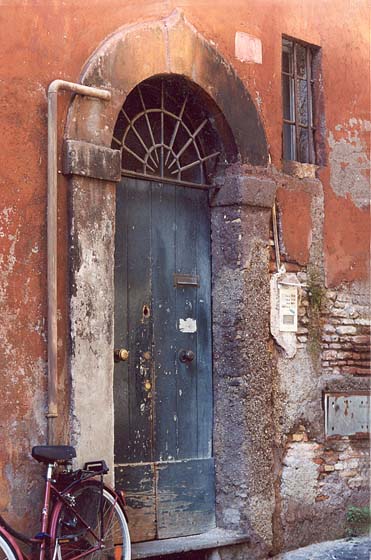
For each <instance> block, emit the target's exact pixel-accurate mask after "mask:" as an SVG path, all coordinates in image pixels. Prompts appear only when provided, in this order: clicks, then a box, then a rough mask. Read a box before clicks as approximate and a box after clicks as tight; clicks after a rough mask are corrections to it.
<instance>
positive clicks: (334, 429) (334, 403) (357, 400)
mask: <svg viewBox="0 0 371 560" xmlns="http://www.w3.org/2000/svg"><path fill="white" fill-rule="evenodd" d="M325 422H326V435H327V436H354V435H357V434H368V433H369V432H370V395H369V394H366V393H364V394H361V393H358V394H355V393H347V394H345V393H332V394H325Z"/></svg>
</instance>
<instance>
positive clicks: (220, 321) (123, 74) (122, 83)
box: [65, 12, 276, 548]
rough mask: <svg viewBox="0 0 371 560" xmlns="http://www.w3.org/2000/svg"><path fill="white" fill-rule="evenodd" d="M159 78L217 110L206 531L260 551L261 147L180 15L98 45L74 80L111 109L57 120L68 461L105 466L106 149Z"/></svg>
mask: <svg viewBox="0 0 371 560" xmlns="http://www.w3.org/2000/svg"><path fill="white" fill-rule="evenodd" d="M143 44H145V45H146V49H145V51H144V49H142V45H143ZM179 53H183V54H184V56H179ZM144 56H145V58H146V64H143V57H144ZM168 73H175V74H181V75H183V76H186V77H188V78H189V79H190V80H192V81H193V82H194V83H196V84H197V85H198V86H199V87H200V88H202V89H203V90H204V91H205V92H206V94H207V95H208V96H209V98H210V99H211V100H212V102H213V103H214V104H215V107H217V108H218V114H216V115H215V118H216V120H218V119H220V115H222V116H223V119H224V120H223V122H220V120H219V124H220V125H221V127H220V130H221V136H222V142H223V143H224V145H225V147H226V152H227V153H228V154H229V155H230V159H229V165H228V166H227V168H226V169H224V170H223V171H222V172H221V173H220V175H219V177H216V178H215V181H216V184H217V185H218V186H219V187H221V188H220V190H219V191H218V192H216V193H215V195H214V196H213V198H212V204H211V206H212V210H211V224H212V246H211V251H212V263H213V264H212V266H213V268H212V277H213V286H212V298H213V355H214V364H213V372H214V456H215V460H216V476H217V478H216V495H217V498H216V504H217V524H218V526H219V527H224V528H228V529H234V530H239V531H245V532H246V531H247V532H248V533H249V534H251V536H252V537H253V538H254V539H255V540H256V541H257V542H262V543H263V545H261V546H263V548H264V547H268V548H269V546H270V543H269V541H270V538H271V534H272V514H273V510H274V492H275V490H274V474H273V468H272V464H273V439H274V438H273V427H272V414H271V409H269V407H268V408H267V406H264V403H266V402H268V403H269V402H271V397H272V395H271V391H272V375H273V373H272V372H273V369H272V367H271V362H270V356H271V355H270V352H269V320H268V318H269V292H268V290H269V277H268V261H269V252H268V246H269V222H270V209H271V206H272V203H273V200H274V196H275V189H276V185H275V182H274V180H272V179H271V178H270V177H269V174H268V173H267V170H266V169H265V166H266V165H267V162H268V149H267V143H266V139H265V134H264V129H263V125H262V123H261V120H260V117H259V115H258V112H257V110H256V107H255V105H254V103H253V101H252V99H251V97H250V95H249V93H248V92H247V90H246V89H245V87H244V85H243V83H242V82H241V80H240V79H239V78H238V76H237V75H236V73H235V71H234V70H233V68H232V67H231V65H230V64H229V63H228V62H227V61H226V60H224V59H223V58H222V57H221V55H220V54H219V53H218V51H217V50H216V49H215V47H214V46H213V45H211V44H210V43H209V42H207V41H206V40H205V39H204V38H203V37H202V36H201V35H200V34H199V33H198V32H197V30H196V29H195V28H194V27H193V26H192V25H191V24H189V23H188V22H187V21H186V20H185V18H184V17H183V16H182V14H180V13H179V12H176V13H174V14H172V15H171V16H169V18H167V19H165V20H160V21H155V22H150V23H146V24H140V25H138V26H131V27H128V28H123V29H121V30H119V31H118V32H117V33H115V34H114V35H112V36H111V37H110V38H108V39H107V40H106V41H105V42H104V43H103V44H102V45H101V47H100V48H99V49H98V50H97V51H96V52H95V53H94V55H93V56H92V57H91V59H90V60H89V62H88V64H87V65H86V68H85V71H84V73H83V75H82V78H81V81H82V83H85V84H87V85H95V86H97V87H107V88H108V89H110V90H111V91H112V101H111V102H110V103H108V104H106V105H105V106H104V107H103V106H102V104H98V103H97V101H96V100H92V99H89V98H75V99H74V101H73V102H72V104H71V107H70V110H69V117H68V122H67V125H66V138H67V139H68V140H67V141H66V143H65V163H66V165H65V172H66V173H67V174H69V175H70V199H69V200H70V215H71V231H70V243H71V253H70V257H71V258H70V264H71V296H70V321H71V355H70V377H71V441H72V443H73V444H74V445H76V447H77V452H78V460H79V461H80V462H83V461H85V460H90V459H96V458H97V455H99V456H102V457H104V458H105V459H106V460H107V462H108V463H109V464H110V465H113V437H112V434H113V389H112V385H113V383H112V380H113V359H112V356H113V321H112V317H113V300H114V286H113V261H114V258H113V256H114V229H115V223H114V221H115V181H118V180H119V178H118V177H117V174H118V173H117V170H118V172H119V164H120V162H119V160H118V159H117V157H116V155H115V153H114V151H113V150H111V148H110V146H111V140H112V132H113V129H114V125H115V122H116V118H117V114H118V111H119V110H120V108H121V107H122V105H123V103H124V100H125V98H126V95H127V93H128V92H130V91H131V90H132V89H133V88H134V87H135V86H136V85H137V84H138V83H140V82H141V81H143V80H144V79H146V78H147V77H150V76H153V75H158V74H168ZM233 99H236V100H237V99H238V102H234V103H231V100H233ZM223 123H224V124H223ZM117 165H118V167H117ZM252 165H253V166H254V168H252V167H251V166H252ZM115 166H116V167H115ZM92 387H94V391H92V390H91V388H92ZM236 426H239V428H238V429H236ZM236 449H238V450H239V452H238V453H236ZM231 457H233V461H231ZM256 461H258V463H259V465H258V467H256ZM254 463H255V465H254ZM238 488H239V489H240V490H237V489H238ZM225 496H228V499H227V500H226V499H225ZM259 546H260V545H259Z"/></svg>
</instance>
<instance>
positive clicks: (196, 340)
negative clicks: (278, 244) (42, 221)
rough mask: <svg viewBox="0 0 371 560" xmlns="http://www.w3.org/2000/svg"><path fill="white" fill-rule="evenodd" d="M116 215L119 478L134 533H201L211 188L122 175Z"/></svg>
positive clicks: (207, 508)
mask: <svg viewBox="0 0 371 560" xmlns="http://www.w3.org/2000/svg"><path fill="white" fill-rule="evenodd" d="M116 218H117V221H116V230H117V231H116V265H115V266H116V274H115V284H116V302H115V308H116V319H115V348H118V347H122V345H123V347H125V348H127V349H128V350H129V360H128V361H127V362H123V363H119V364H117V365H116V367H115V453H116V459H115V461H116V464H117V468H116V484H117V485H118V486H120V487H121V486H122V487H123V488H124V489H126V492H127V496H128V505H129V507H130V511H131V512H133V513H132V515H133V519H134V540H147V539H150V538H154V537H153V535H154V531H155V527H156V536H157V537H158V538H168V537H170V536H179V535H187V534H196V533H200V532H203V531H204V530H206V529H208V528H210V527H212V526H215V515H214V469H213V461H212V459H211V455H212V445H211V434H212V375H211V320H210V317H211V301H210V300H211V297H210V225H209V210H208V201H207V193H206V192H201V191H196V190H191V189H187V188H184V187H179V186H176V187H175V186H172V185H164V184H159V183H154V182H153V183H152V182H149V181H138V180H134V179H123V180H122V182H121V183H120V185H119V188H118V191H117V216H116ZM125 291H126V293H124V292H125ZM122 307H123V309H122ZM125 345H127V346H125ZM181 351H186V352H192V353H193V355H194V358H193V359H191V360H190V361H186V362H182V361H181V360H180V359H179V354H180V352H181ZM123 408H124V410H123ZM144 463H150V465H144ZM143 469H144V470H143ZM141 477H142V478H143V480H142V479H141ZM204 494H205V495H204ZM206 494H207V495H206ZM154 504H155V507H154ZM141 519H142V524H143V530H142V531H140V526H141ZM137 528H138V529H139V532H138V533H137ZM132 532H133V531H132ZM136 533H137V534H136Z"/></svg>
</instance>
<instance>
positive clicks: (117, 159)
mask: <svg viewBox="0 0 371 560" xmlns="http://www.w3.org/2000/svg"><path fill="white" fill-rule="evenodd" d="M63 173H64V174H65V175H82V176H83V177H93V178H94V179H102V180H104V181H113V182H115V183H117V182H119V181H120V179H121V154H120V151H119V150H112V149H111V148H106V147H104V146H97V145H96V144H91V143H90V142H82V141H80V140H66V141H65V142H64V146H63Z"/></svg>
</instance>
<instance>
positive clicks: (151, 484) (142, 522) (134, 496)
mask: <svg viewBox="0 0 371 560" xmlns="http://www.w3.org/2000/svg"><path fill="white" fill-rule="evenodd" d="M154 469H155V465H154V464H153V463H143V464H141V465H130V464H129V465H125V466H121V467H116V469H115V483H116V487H118V488H123V489H124V491H125V499H126V506H127V514H128V518H129V520H130V536H131V538H132V540H133V542H137V541H149V540H153V539H155V538H156V536H157V535H156V494H155V474H154Z"/></svg>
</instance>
